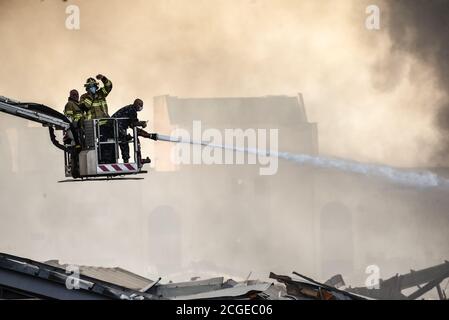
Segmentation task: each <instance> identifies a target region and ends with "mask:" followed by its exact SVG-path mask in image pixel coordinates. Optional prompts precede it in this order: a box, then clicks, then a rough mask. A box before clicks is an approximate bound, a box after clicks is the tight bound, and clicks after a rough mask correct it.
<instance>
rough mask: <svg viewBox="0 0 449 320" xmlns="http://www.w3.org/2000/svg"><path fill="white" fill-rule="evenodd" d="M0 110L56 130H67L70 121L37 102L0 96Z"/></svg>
mask: <svg viewBox="0 0 449 320" xmlns="http://www.w3.org/2000/svg"><path fill="white" fill-rule="evenodd" d="M0 111H2V112H5V113H8V114H10V115H13V116H16V117H19V118H23V119H27V120H30V121H34V122H37V123H40V124H42V125H43V126H44V127H53V128H55V129H57V130H68V129H69V128H70V121H69V120H68V119H67V118H66V117H65V116H64V115H62V114H61V113H59V112H57V111H56V110H54V109H52V108H50V107H47V106H45V105H42V104H38V103H22V102H18V101H15V100H13V99H9V98H6V97H3V96H0Z"/></svg>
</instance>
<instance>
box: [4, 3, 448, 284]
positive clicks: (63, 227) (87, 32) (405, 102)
mask: <svg viewBox="0 0 449 320" xmlns="http://www.w3.org/2000/svg"><path fill="white" fill-rule="evenodd" d="M408 3H411V1H407V2H406V1H389V2H385V3H384V4H383V6H382V8H381V9H382V10H381V12H382V13H386V14H387V15H388V16H389V20H388V21H384V20H382V21H383V22H382V29H381V30H380V31H379V32H377V31H369V30H367V29H366V28H365V25H364V20H365V18H366V13H365V7H366V6H365V5H364V4H362V2H361V1H328V0H323V1H317V0H303V1H298V0H279V1H275V0H270V1H268V0H251V1H250V0H248V1H246V0H241V1H240V0H239V1H237V0H236V1H229V0H215V1H211V0H191V1H183V0H159V1H156V0H153V1H150V0H135V1H128V2H126V1H122V0H115V1H114V0H95V1H76V0H73V1H67V2H64V1H48V0H45V1H38V0H35V1H33V0H21V1H6V0H0V40H1V41H0V43H1V46H2V50H1V51H0V67H1V71H2V77H1V78H0V94H1V95H5V96H8V97H11V98H17V99H19V100H27V101H36V102H40V103H44V104H48V105H50V106H53V107H55V108H56V109H58V110H59V111H62V109H63V106H64V103H65V101H66V98H67V94H68V91H69V90H70V89H72V88H78V89H79V90H82V89H83V87H82V84H83V82H84V81H85V79H86V78H87V77H89V76H94V75H95V74H97V73H103V74H105V75H107V76H108V77H109V78H110V79H111V80H112V82H113V83H114V89H113V91H112V93H111V94H110V96H109V97H108V103H109V107H110V111H112V112H113V111H115V110H116V109H117V108H119V107H121V106H123V105H125V104H128V103H130V102H131V101H133V99H134V98H136V97H140V98H142V99H143V100H144V101H145V109H144V111H143V112H142V113H143V114H142V115H141V118H142V119H145V120H147V119H148V120H151V116H152V112H151V102H152V99H153V97H154V96H157V95H162V94H171V95H178V96H180V97H219V96H221V97H223V96H224V97H232V96H263V95H270V94H286V95H296V94H297V93H298V92H302V93H303V95H304V98H305V104H306V110H307V113H308V116H309V120H310V121H312V122H317V123H318V133H319V139H320V141H319V147H320V152H321V155H323V156H324V155H332V156H335V157H339V158H346V159H354V160H358V161H363V162H369V163H379V164H385V165H395V166H429V165H431V164H432V163H431V162H429V156H431V155H433V154H434V153H435V150H437V149H438V148H439V144H440V139H439V137H438V136H437V133H438V132H440V131H441V132H444V130H442V129H443V128H445V127H444V126H442V124H441V123H438V126H436V123H435V121H434V118H435V114H436V112H438V111H440V112H439V113H438V114H442V113H441V110H446V109H444V108H442V106H444V105H445V104H444V103H441V102H442V101H445V100H443V98H445V95H444V94H443V93H442V92H443V91H442V89H444V88H443V86H444V84H445V83H447V81H446V82H445V81H444V79H445V78H447V60H444V59H440V58H441V56H442V55H443V54H444V52H446V57H447V50H446V47H444V46H445V45H446V43H445V42H444V41H441V36H440V35H442V36H444V35H445V34H447V25H446V29H442V30H435V31H434V32H433V33H432V34H431V35H430V36H428V37H427V38H426V37H425V36H424V35H422V34H421V29H424V30H427V29H428V28H427V24H429V27H430V26H433V23H438V22H439V23H443V22H444V21H442V19H443V17H444V15H443V13H442V12H443V11H444V9H445V8H442V9H441V10H439V12H438V13H437V15H436V16H435V17H436V18H434V16H433V14H430V13H429V12H428V11H426V10H425V8H428V7H429V8H433V6H436V5H437V4H440V5H441V6H444V2H443V1H428V2H427V1H422V2H420V3H418V2H416V5H417V6H418V7H420V8H421V9H422V10H421V12H419V14H422V16H418V10H417V11H416V12H415V11H414V10H415V9H414V7H413V6H412V5H410V6H407V4H408ZM69 4H76V5H78V6H79V7H80V10H81V29H80V30H77V31H70V30H68V29H66V28H65V25H64V23H65V19H66V17H67V15H66V13H65V9H66V6H67V5H69ZM368 4H371V1H368ZM429 10H430V9H429ZM382 17H384V15H382ZM415 17H416V19H414V18H415ZM430 17H431V18H430ZM424 18H425V19H424ZM429 19H436V21H427V20H429ZM425 21H427V22H425ZM389 25H391V27H388V31H389V32H387V28H386V26H389ZM429 30H430V29H429ZM402 34H404V37H402V36H401V35H402ZM410 35H413V37H411V36H410ZM430 39H433V40H434V41H431V40H430ZM426 41H429V42H430V43H426ZM444 63H446V65H445V66H443V64H444ZM373 65H375V66H376V68H374V72H373V68H372V66H373ZM443 71H444V72H445V73H444V74H445V75H446V76H444V74H442V72H443ZM373 84H374V88H373ZM435 84H438V86H435ZM379 89H380V90H379ZM440 106H441V108H440ZM260 116H266V117H267V118H269V116H267V115H260ZM150 123H151V121H150ZM231 125H232V124H231ZM161 133H162V134H169V132H161ZM5 136H6V137H7V139H4V137H5ZM291 139H292V141H291V143H292V144H294V143H295V137H292V138H291ZM0 144H1V146H2V147H3V149H5V150H0V152H1V156H2V157H1V159H2V161H4V163H5V164H8V163H9V164H11V167H12V170H9V168H8V167H7V166H6V165H2V167H1V169H2V170H4V171H5V175H4V176H2V181H1V182H0V188H1V191H2V192H1V193H0V197H1V200H2V204H3V206H2V208H1V210H0V211H1V223H0V251H5V252H10V253H12V254H18V255H23V256H27V257H30V258H34V259H37V260H45V259H54V258H59V259H62V260H63V261H64V262H73V263H79V264H87V265H101V266H117V265H119V266H122V267H124V268H127V269H130V270H133V271H136V272H139V273H142V274H144V275H148V270H147V266H148V265H149V264H151V265H167V266H168V267H167V268H162V267H160V268H159V270H157V271H155V272H154V274H152V276H156V275H161V272H166V273H168V272H169V271H168V268H169V267H171V268H173V269H175V270H174V271H177V272H180V273H181V274H183V275H184V274H185V270H184V267H186V266H190V265H191V264H192V263H193V262H192V261H200V262H201V261H208V262H212V263H214V264H215V265H216V266H217V268H216V269H217V270H219V271H220V273H222V272H226V271H225V270H224V268H223V266H229V267H232V270H231V271H232V272H234V271H235V270H238V272H239V273H241V274H243V276H246V275H247V274H248V272H249V271H251V270H253V271H254V272H256V271H260V274H263V275H266V274H268V272H269V271H277V272H278V273H281V272H291V270H293V269H296V270H297V271H298V272H301V273H306V274H308V275H310V276H319V264H320V261H319V259H320V258H318V257H317V256H316V255H314V254H313V251H314V249H313V248H314V247H316V248H318V247H319V246H320V244H319V242H318V239H317V237H313V236H309V235H308V234H307V233H306V232H305V233H303V234H301V232H299V231H298V229H300V228H304V229H306V230H313V229H314V228H315V229H318V227H317V225H318V223H319V219H320V216H321V213H322V211H321V210H322V208H323V207H328V208H330V209H329V212H330V213H329V214H333V213H334V211H335V210H334V207H339V206H340V205H336V206H334V205H332V202H333V201H334V202H337V203H339V204H343V205H344V207H346V209H345V210H340V211H345V213H344V214H343V218H344V219H343V224H344V225H345V226H348V225H349V226H350V225H352V222H351V219H352V218H353V219H354V225H357V226H358V229H357V230H356V229H354V232H352V231H351V230H346V229H343V230H342V229H340V228H334V229H333V231H334V233H333V234H334V236H333V237H331V238H330V239H329V238H328V240H329V241H331V242H332V243H337V244H338V250H342V251H344V250H346V248H347V247H348V245H347V243H346V241H345V239H344V237H343V236H346V235H348V236H350V237H351V239H352V238H353V239H354V240H353V241H354V243H356V244H357V245H356V246H355V249H354V254H355V258H354V261H356V262H355V263H351V265H353V266H354V269H356V270H355V271H357V273H360V274H362V276H363V275H364V270H365V269H364V268H365V267H366V265H367V263H371V262H372V263H375V264H380V265H382V267H383V269H382V272H383V274H382V276H383V277H386V276H388V275H389V274H394V273H395V272H404V271H405V272H407V271H408V268H409V267H414V268H419V267H426V266H428V265H429V264H433V263H439V262H441V260H442V259H444V257H447V254H448V245H447V243H448V242H449V240H448V239H447V232H446V231H447V226H448V218H447V214H446V208H447V205H446V202H445V201H444V199H448V197H447V195H446V192H447V191H446V190H441V188H434V189H432V190H431V191H429V189H427V190H424V191H423V192H419V191H416V190H415V189H413V190H410V189H407V188H402V187H401V188H395V187H392V185H391V183H389V182H388V183H384V182H383V181H377V180H376V179H371V180H369V179H366V178H364V177H363V178H360V179H359V178H357V177H359V176H357V177H354V175H351V174H349V173H344V174H341V175H340V174H335V172H336V171H332V170H330V171H332V174H329V172H328V171H327V170H319V171H317V170H316V169H315V170H310V168H304V167H302V166H293V168H291V167H288V168H286V169H285V170H289V171H288V172H289V174H290V175H289V177H288V179H285V181H277V182H276V180H275V182H274V183H273V180H264V179H256V180H255V181H246V180H245V179H243V178H242V179H241V180H242V181H240V180H237V181H235V180H232V178H233V177H235V175H236V173H235V170H237V169H238V168H233V167H230V168H220V169H221V171H220V172H221V173H222V174H221V175H217V174H216V172H215V171H214V174H208V173H207V172H209V171H208V170H209V168H206V167H201V168H198V170H195V171H194V174H193V173H192V174H191V175H187V174H183V172H182V171H181V172H178V173H173V174H165V173H158V172H154V171H150V173H149V174H148V175H147V176H145V180H140V181H120V182H87V183H64V184H57V183H56V181H58V180H60V179H62V178H63V171H62V169H63V168H62V154H60V153H59V152H58V150H55V149H54V148H53V147H52V146H51V144H50V142H49V141H48V136H47V131H46V130H45V129H42V128H31V127H29V126H28V124H26V123H25V122H23V121H22V120H21V119H14V118H12V117H9V116H6V115H3V114H1V115H0ZM149 146H150V143H146V144H145V145H144V150H145V151H146V152H148V150H150V149H149ZM8 147H11V148H8ZM280 151H281V152H282V151H285V150H280ZM145 155H147V153H146V154H145ZM149 155H150V157H152V158H153V159H155V161H157V155H155V154H152V153H151V152H149ZM286 156H288V155H286ZM320 159H321V158H320ZM306 160H307V159H306ZM309 160H310V159H309ZM299 161H302V162H304V159H299ZM285 162H286V161H284V163H283V165H284V164H285ZM228 170H230V171H228ZM233 170H234V171H233ZM281 170H282V168H281ZM232 172H234V173H232ZM200 177H201V178H200ZM430 178H432V176H431V177H430ZM274 179H276V177H274ZM426 181H427V180H426ZM430 181H432V179H430ZM215 186H216V187H215ZM435 189H438V190H435ZM197 190H204V192H202V193H201V194H198V192H197ZM229 190H231V191H229ZM225 191H226V192H225ZM240 193H242V194H245V195H248V194H250V195H251V197H243V196H242V197H241V198H238V196H239V194H240ZM285 199H287V200H285ZM442 199H443V200H442ZM267 200H268V203H267ZM284 200H285V201H284ZM327 203H331V205H330V206H325V205H326V204H327ZM156 205H158V206H159V205H161V206H162V209H161V210H160V211H161V212H162V213H160V215H161V216H163V217H166V219H167V221H166V222H163V221H162V223H161V221H160V219H156V218H155V219H153V217H155V216H157V214H158V212H157V210H156V209H157V208H155V206H156ZM275 205H276V206H275ZM165 206H169V207H171V208H172V210H174V211H175V210H178V211H177V215H176V214H174V213H173V215H172V216H175V218H173V220H175V221H174V222H172V220H171V218H170V217H168V216H169V215H170V212H169V210H165V209H164V207H165ZM167 211H168V212H169V213H168V214H167ZM323 211H325V213H326V210H323ZM337 211H338V210H337ZM261 213H266V215H261ZM423 213H424V214H423ZM334 218H335V219H336V220H339V219H338V217H334ZM346 218H347V219H346ZM348 219H349V222H348ZM330 225H331V226H330V227H333V225H332V224H330ZM150 226H151V228H150ZM179 230H181V231H179ZM178 231H179V232H178ZM326 231H329V230H326ZM19 233H20V236H18V234H19ZM323 234H325V235H326V236H327V234H328V233H327V232H326V233H324V232H323ZM417 234H419V237H417V236H416V235H417ZM298 237H302V238H298ZM170 239H175V240H176V241H175V240H173V241H171V240H170ZM177 239H178V240H179V241H178V240H177ZM351 239H349V240H348V241H350V240H351ZM167 243H176V244H178V245H179V246H180V247H181V249H182V250H181V249H180V250H181V251H182V252H183V255H180V254H178V251H177V250H178V249H176V250H170V249H169V248H168V245H167ZM176 248H178V247H176ZM331 248H332V247H331ZM338 250H331V251H332V253H333V254H334V255H335V256H338V255H339V253H340V252H339V251H338ZM170 252H172V256H170V255H169V254H168V253H170ZM323 256H324V258H329V259H330V258H332V257H331V256H330V255H329V256H328V255H323ZM337 262H338V261H337ZM311 265H315V266H316V267H310V268H309V269H307V266H311ZM204 266H206V267H207V264H204V263H203V264H201V267H204ZM384 266H388V267H384ZM206 267H204V268H206ZM331 267H332V265H331ZM253 268H254V269H253ZM385 268H388V269H385ZM206 269H207V268H206ZM268 269H271V270H268ZM331 269H332V271H333V272H336V269H334V268H331ZM172 271H173V270H172ZM231 271H230V272H229V273H231ZM342 272H343V271H342ZM345 275H346V274H345ZM323 280H325V279H323ZM362 283H363V279H362Z"/></svg>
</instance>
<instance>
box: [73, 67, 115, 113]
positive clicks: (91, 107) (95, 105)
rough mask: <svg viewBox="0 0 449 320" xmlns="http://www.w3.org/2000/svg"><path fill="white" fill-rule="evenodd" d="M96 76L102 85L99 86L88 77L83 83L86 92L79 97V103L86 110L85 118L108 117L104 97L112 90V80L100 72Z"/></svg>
mask: <svg viewBox="0 0 449 320" xmlns="http://www.w3.org/2000/svg"><path fill="white" fill-rule="evenodd" d="M96 78H97V79H98V80H100V81H101V82H102V83H103V87H101V88H100V87H99V83H98V82H97V81H96V80H95V79H94V78H89V79H87V81H86V84H85V85H84V87H85V88H86V93H85V94H83V95H82V96H81V98H80V104H81V105H82V107H83V109H85V110H86V119H87V120H91V119H100V118H109V114H108V104H107V103H106V97H107V96H108V94H109V92H111V90H112V82H111V81H110V80H109V79H108V78H106V77H105V76H104V75H102V74H99V75H97V77H96Z"/></svg>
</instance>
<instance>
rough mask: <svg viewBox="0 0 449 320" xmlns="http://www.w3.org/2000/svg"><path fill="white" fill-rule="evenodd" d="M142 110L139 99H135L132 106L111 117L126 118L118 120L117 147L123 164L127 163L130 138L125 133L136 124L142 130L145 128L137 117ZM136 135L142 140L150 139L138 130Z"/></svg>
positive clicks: (144, 132)
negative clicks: (118, 141) (118, 146)
mask: <svg viewBox="0 0 449 320" xmlns="http://www.w3.org/2000/svg"><path fill="white" fill-rule="evenodd" d="M142 110H143V101H142V100H141V99H136V100H134V103H133V104H130V105H127V106H125V107H123V108H121V109H120V110H118V111H117V112H116V113H114V114H113V115H112V118H127V119H123V120H118V130H119V139H120V141H121V142H120V144H119V145H120V150H121V152H122V159H123V162H124V163H128V161H129V141H130V140H131V136H129V135H128V134H127V133H126V131H127V129H128V128H133V127H134V126H135V125H136V124H139V125H141V126H142V127H143V128H145V127H146V123H145V122H143V123H142V122H140V121H139V119H138V117H137V113H138V112H140V111H142ZM137 135H138V136H141V137H144V138H150V134H149V133H148V132H146V131H145V130H142V129H140V128H138V129H137ZM142 162H150V160H149V159H148V160H146V159H144V160H143V161H142Z"/></svg>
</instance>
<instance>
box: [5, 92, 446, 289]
mask: <svg viewBox="0 0 449 320" xmlns="http://www.w3.org/2000/svg"><path fill="white" fill-rule="evenodd" d="M0 121H1V125H2V126H1V130H0V138H1V140H0V154H1V156H2V159H6V160H5V163H6V162H8V164H6V165H4V166H2V168H1V170H3V171H4V177H5V179H6V180H8V181H10V182H9V183H8V187H7V190H6V189H5V191H4V192H2V193H1V194H0V196H1V197H2V199H1V200H2V203H4V204H5V206H4V208H3V212H2V214H3V218H4V219H5V221H9V223H8V224H6V223H5V224H1V225H0V231H1V234H2V237H4V239H5V240H4V241H3V243H4V244H3V247H2V250H1V251H2V252H9V253H13V254H16V253H17V254H18V255H21V256H27V257H30V258H32V259H35V260H38V261H44V260H50V259H55V258H57V259H60V260H61V261H64V262H73V263H77V264H84V265H102V266H121V267H124V268H126V269H130V270H132V271H134V272H136V273H138V274H141V275H144V276H147V277H150V278H151V279H156V278H157V277H159V276H160V277H162V278H163V279H189V278H190V276H202V277H208V276H212V275H214V274H221V275H229V276H236V277H240V278H245V277H247V275H248V274H249V273H250V272H252V277H253V278H267V277H268V274H269V271H273V272H276V274H291V272H292V270H298V271H299V272H301V273H302V274H306V275H309V276H311V277H313V278H315V279H320V280H322V281H324V280H326V279H329V278H330V277H332V276H334V275H336V274H341V275H343V277H344V279H345V281H346V282H347V283H349V284H353V286H354V287H361V286H363V285H364V283H365V280H366V278H367V276H369V274H366V273H365V271H366V268H367V266H370V265H375V266H378V267H379V269H380V275H379V276H380V278H382V279H388V278H390V277H391V276H393V275H395V274H396V273H398V272H399V273H408V272H409V271H410V270H409V269H410V268H413V269H421V268H425V267H427V266H428V265H432V264H435V265H436V264H438V263H441V262H442V260H444V257H447V256H449V252H448V251H449V248H447V245H446V246H445V243H447V242H448V240H449V239H448V236H447V232H445V230H444V228H443V226H444V225H445V222H446V220H447V219H446V208H447V207H448V205H449V203H448V202H449V197H447V194H446V193H447V192H446V191H445V190H439V189H432V190H415V189H412V188H407V187H403V186H401V185H394V184H390V183H385V182H383V181H381V180H379V179H377V178H371V177H365V176H363V175H356V174H349V173H340V172H336V171H334V170H327V169H316V168H312V167H308V166H298V165H296V164H293V163H290V162H287V161H283V160H279V168H278V172H277V174H275V175H272V176H261V175H260V174H259V166H258V165H248V164H244V165H194V164H188V165H174V164H173V163H171V161H170V159H169V157H170V153H171V149H172V148H173V145H172V144H169V143H164V142H156V143H155V144H154V146H152V148H153V152H152V153H151V154H150V157H151V158H152V160H153V165H154V170H151V171H150V172H149V173H148V174H147V175H146V176H145V179H144V180H131V179H129V180H123V181H120V182H116V181H112V182H95V181H92V182H86V183H76V182H67V183H59V184H56V181H58V180H60V179H61V177H62V175H63V173H62V171H61V166H62V159H61V158H60V155H59V154H58V153H57V151H56V150H53V149H52V148H51V146H50V145H49V143H48V142H47V141H48V138H47V136H46V135H47V133H46V130H42V128H40V127H36V126H30V125H28V124H27V123H26V122H23V121H21V120H17V119H14V118H11V117H7V116H4V115H2V116H1V117H0ZM193 121H201V123H202V125H203V127H204V128H215V129H218V130H220V131H223V130H225V129H233V128H240V129H248V128H260V129H272V128H275V129H279V150H280V151H287V152H291V153H301V154H302V153H305V154H311V155H316V154H319V148H318V145H319V144H318V132H319V130H318V126H317V124H315V123H312V122H310V120H309V119H308V117H307V113H306V108H305V105H304V102H303V99H302V95H300V94H299V95H297V96H264V97H243V98H238V97H236V98H179V97H175V96H169V95H165V96H158V97H155V98H154V102H153V119H152V123H150V126H151V131H154V132H158V133H162V134H169V133H170V132H171V131H172V130H174V129H176V128H182V129H185V130H187V131H189V130H192V123H193ZM18 141H20V143H18ZM47 144H48V146H47ZM7 159H10V160H11V161H10V162H9V160H7ZM443 174H444V173H443ZM6 180H5V181H6ZM33 181H35V182H33ZM55 184H56V186H57V187H55ZM4 187H5V186H4ZM13 194H26V197H27V202H23V201H10V199H11V197H12V195H13ZM19 225H20V227H21V228H22V229H21V230H24V233H23V237H22V238H21V240H20V241H13V240H11V239H15V237H16V234H15V231H14V230H15V229H16V227H17V226H19ZM68 248H71V249H72V250H69V249H68ZM441 248H446V249H443V250H442V249H441ZM434 294H435V295H436V292H434Z"/></svg>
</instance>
